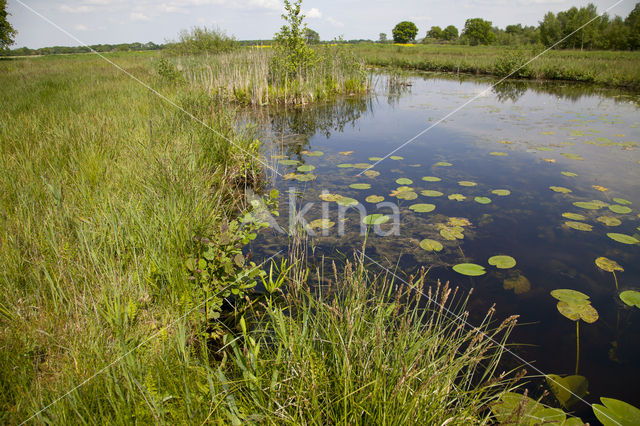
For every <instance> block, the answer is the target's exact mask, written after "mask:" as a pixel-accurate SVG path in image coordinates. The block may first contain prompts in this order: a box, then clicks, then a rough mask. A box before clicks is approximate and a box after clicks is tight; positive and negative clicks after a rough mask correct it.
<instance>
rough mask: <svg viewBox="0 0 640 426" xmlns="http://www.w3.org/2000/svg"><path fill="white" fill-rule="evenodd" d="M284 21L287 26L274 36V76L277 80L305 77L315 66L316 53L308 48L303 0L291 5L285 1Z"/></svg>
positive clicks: (297, 0)
mask: <svg viewBox="0 0 640 426" xmlns="http://www.w3.org/2000/svg"><path fill="white" fill-rule="evenodd" d="M284 10H285V12H286V13H283V14H282V19H284V21H285V25H283V26H282V28H280V32H278V33H276V35H275V36H274V50H275V53H276V54H275V56H274V62H273V65H274V69H272V75H273V76H275V77H277V78H282V77H283V76H284V77H290V78H292V77H296V76H300V75H304V74H305V73H306V71H307V69H308V68H309V67H310V66H312V65H313V63H314V59H315V52H314V51H313V50H312V49H311V48H310V47H309V46H307V43H306V41H305V34H306V31H307V29H308V28H307V25H306V24H305V23H304V15H303V14H302V0H295V1H294V2H293V3H291V2H290V1H289V0H284Z"/></svg>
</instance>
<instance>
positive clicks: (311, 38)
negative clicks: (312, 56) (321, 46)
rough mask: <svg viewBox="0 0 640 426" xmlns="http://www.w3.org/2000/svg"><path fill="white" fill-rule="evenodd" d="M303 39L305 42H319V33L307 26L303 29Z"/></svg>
mask: <svg viewBox="0 0 640 426" xmlns="http://www.w3.org/2000/svg"><path fill="white" fill-rule="evenodd" d="M304 39H305V41H306V42H307V44H318V43H320V34H318V33H317V32H316V31H313V30H312V29H311V28H307V29H306V30H305V31H304Z"/></svg>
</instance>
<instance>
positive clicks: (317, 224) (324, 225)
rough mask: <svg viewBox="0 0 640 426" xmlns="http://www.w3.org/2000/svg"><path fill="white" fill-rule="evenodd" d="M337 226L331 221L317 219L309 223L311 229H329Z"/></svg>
mask: <svg viewBox="0 0 640 426" xmlns="http://www.w3.org/2000/svg"><path fill="white" fill-rule="evenodd" d="M335 224H336V223H335V222H332V221H330V220H329V219H316V220H312V221H311V222H309V225H308V227H309V228H310V229H329V228H332V227H333V226H334V225H335Z"/></svg>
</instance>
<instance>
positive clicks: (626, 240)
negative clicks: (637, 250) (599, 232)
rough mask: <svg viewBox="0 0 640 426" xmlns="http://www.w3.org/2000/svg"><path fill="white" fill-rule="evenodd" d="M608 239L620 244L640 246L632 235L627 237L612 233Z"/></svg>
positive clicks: (608, 235)
mask: <svg viewBox="0 0 640 426" xmlns="http://www.w3.org/2000/svg"><path fill="white" fill-rule="evenodd" d="M607 237H609V238H611V239H612V240H615V241H617V242H619V243H622V244H638V243H640V241H639V240H638V239H637V238H635V237H632V236H631V235H626V234H616V233H615V232H610V233H608V234H607Z"/></svg>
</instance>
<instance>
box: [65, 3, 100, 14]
mask: <svg viewBox="0 0 640 426" xmlns="http://www.w3.org/2000/svg"><path fill="white" fill-rule="evenodd" d="M60 10H61V11H63V12H67V13H87V12H91V11H92V10H93V8H92V7H90V6H86V5H77V6H71V5H68V4H63V5H61V6H60Z"/></svg>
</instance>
